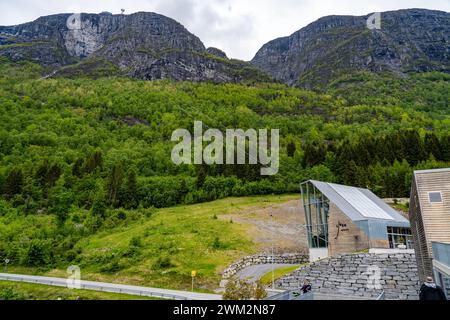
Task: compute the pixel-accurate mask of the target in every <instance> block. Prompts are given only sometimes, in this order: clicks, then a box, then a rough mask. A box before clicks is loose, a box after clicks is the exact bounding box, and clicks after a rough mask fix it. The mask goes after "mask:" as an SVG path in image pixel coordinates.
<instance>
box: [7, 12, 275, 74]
mask: <svg viewBox="0 0 450 320" xmlns="http://www.w3.org/2000/svg"><path fill="white" fill-rule="evenodd" d="M1 56H3V57H7V58H9V59H10V60H13V61H23V60H29V61H33V62H37V63H39V64H41V65H43V66H45V67H48V70H49V72H50V71H51V72H52V73H51V75H53V74H57V75H62V76H72V75H116V74H117V75H127V76H131V77H134V78H138V79H145V80H154V79H166V78H170V79H175V80H192V81H208V80H210V81H214V82H238V81H245V80H254V79H257V80H258V79H268V77H267V76H266V75H265V74H263V73H262V72H261V71H259V70H258V69H256V68H255V67H253V66H252V65H251V64H249V63H247V62H243V61H239V60H231V59H228V58H227V56H226V54H225V53H223V52H222V51H221V50H219V49H216V48H209V49H206V48H205V46H204V45H203V43H202V42H201V41H200V39H199V38H198V37H196V36H195V35H193V34H192V33H190V32H189V31H188V30H186V28H184V27H183V26H182V25H181V24H179V23H178V22H176V21H175V20H173V19H170V18H168V17H165V16H162V15H159V14H156V13H147V12H139V13H135V14H131V15H112V14H110V13H101V14H80V15H78V16H75V15H71V14H58V15H52V16H46V17H41V18H39V19H37V20H36V21H34V22H30V23H25V24H21V25H17V26H10V27H0V57H1Z"/></svg>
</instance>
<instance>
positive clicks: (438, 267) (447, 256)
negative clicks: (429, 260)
mask: <svg viewBox="0 0 450 320" xmlns="http://www.w3.org/2000/svg"><path fill="white" fill-rule="evenodd" d="M432 247H433V253H434V259H433V272H434V278H435V279H436V280H435V281H436V283H437V284H438V285H439V286H441V287H442V288H443V289H444V291H445V294H446V295H447V299H449V298H450V243H440V242H433V244H432Z"/></svg>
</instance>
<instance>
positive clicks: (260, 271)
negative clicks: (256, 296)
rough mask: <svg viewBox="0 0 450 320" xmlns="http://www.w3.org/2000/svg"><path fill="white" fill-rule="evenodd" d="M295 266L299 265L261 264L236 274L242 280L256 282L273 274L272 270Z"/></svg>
mask: <svg viewBox="0 0 450 320" xmlns="http://www.w3.org/2000/svg"><path fill="white" fill-rule="evenodd" d="M294 266H297V264H274V265H272V264H259V265H254V266H250V267H247V268H244V269H242V270H241V271H239V272H238V273H237V274H236V276H237V277H238V278H239V279H242V280H250V281H253V282H255V281H258V280H260V279H261V278H262V277H263V276H264V275H266V274H267V273H269V272H271V271H272V268H273V269H274V270H277V269H282V268H288V267H294Z"/></svg>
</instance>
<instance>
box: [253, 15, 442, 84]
mask: <svg viewBox="0 0 450 320" xmlns="http://www.w3.org/2000/svg"><path fill="white" fill-rule="evenodd" d="M370 16H371V15H367V16H362V17H353V16H328V17H324V18H321V19H319V20H317V21H316V22H313V23H311V24H310V25H308V26H307V27H305V28H303V29H301V30H299V31H297V32H295V33H294V34H292V35H291V36H289V37H284V38H279V39H276V40H273V41H270V42H269V43H267V44H266V45H264V46H263V47H262V48H261V49H260V50H259V52H258V53H257V54H256V56H255V57H254V59H253V60H252V63H253V64H254V65H255V66H257V67H259V68H260V69H261V70H263V71H265V72H267V73H269V74H270V75H272V76H273V77H275V78H276V79H278V80H280V81H283V82H285V83H287V84H290V85H300V86H303V87H308V88H309V87H314V86H318V85H319V86H320V85H322V86H323V85H326V84H327V83H329V82H330V81H331V80H333V79H336V78H337V77H339V76H341V75H343V74H345V73H351V72H354V71H371V72H376V73H381V72H391V73H394V74H397V75H400V76H403V75H405V74H407V73H409V72H422V71H441V72H450V13H448V12H441V11H431V10H423V9H410V10H399V11H391V12H385V13H382V14H381V29H379V30H378V29H369V28H368V27H367V20H368V18H369V17H370Z"/></svg>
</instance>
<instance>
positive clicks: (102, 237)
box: [0, 195, 298, 290]
mask: <svg viewBox="0 0 450 320" xmlns="http://www.w3.org/2000/svg"><path fill="white" fill-rule="evenodd" d="M293 199H298V196H297V195H285V196H266V197H247V198H227V199H223V200H218V201H214V202H210V203H204V204H197V205H190V206H178V207H173V208H166V209H159V210H154V211H153V212H152V214H151V215H150V216H148V217H141V218H139V219H137V220H136V221H125V222H123V223H122V224H121V225H116V224H115V223H112V221H108V222H106V223H105V225H104V227H103V228H102V229H101V230H99V231H98V232H97V233H96V234H94V235H91V236H86V237H83V238H81V239H80V240H79V241H78V242H77V244H76V245H75V247H74V249H73V250H72V251H73V253H74V254H76V255H75V257H74V258H73V259H72V260H71V264H77V265H79V266H80V268H81V274H82V279H85V280H96V281H106V282H115V283H124V284H135V285H141V286H154V287H162V288H173V289H183V290H189V289H190V286H191V271H192V270H196V271H198V278H197V281H196V282H197V285H198V287H197V289H199V290H214V289H215V288H217V287H218V284H219V282H220V275H219V273H220V271H222V270H223V269H225V268H226V267H227V266H228V265H230V264H231V263H232V262H234V261H235V260H238V259H239V258H240V257H242V256H245V255H248V254H253V253H257V252H258V250H259V247H260V245H259V244H258V243H254V242H253V241H252V238H251V237H250V236H249V235H248V234H247V232H246V228H245V227H244V226H243V225H240V224H238V223H235V222H234V221H232V220H229V219H223V217H222V216H224V215H229V214H232V213H233V214H239V213H240V212H245V211H248V210H252V209H259V208H265V207H268V206H272V205H276V204H281V203H284V202H287V201H290V200H293ZM120 213H122V214H125V215H131V214H132V212H130V211H125V210H123V211H121V212H119V214H120ZM27 220H28V219H27ZM28 221H29V220H28ZM28 221H25V220H22V219H21V218H16V219H15V220H14V224H15V225H18V224H21V223H22V224H23V228H24V229H25V228H27V227H31V226H30V225H28ZM4 222H5V219H2V218H0V226H1V225H2V223H4ZM40 223H42V224H44V223H45V222H44V221H40ZM46 224H47V225H46V226H45V228H51V222H50V221H48V222H47V223H46ZM106 225H110V227H106ZM5 227H8V225H7V224H6V223H5ZM9 227H10V228H11V227H13V226H11V225H9ZM36 227H37V226H35V228H36ZM3 230H4V229H3ZM3 230H2V229H0V231H3ZM16 232H19V233H20V234H21V235H22V237H23V236H25V234H26V233H25V232H23V230H20V231H19V230H17V229H16ZM73 233H74V236H75V235H76V232H75V231H74V232H73ZM68 266H69V265H68V264H64V263H62V262H60V263H55V264H53V268H52V267H51V264H50V265H47V266H46V267H34V268H29V267H17V266H15V267H14V266H13V267H12V268H9V270H10V272H17V273H26V274H29V273H33V274H39V275H50V276H56V277H66V276H67V275H66V273H65V268H67V267H68Z"/></svg>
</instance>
